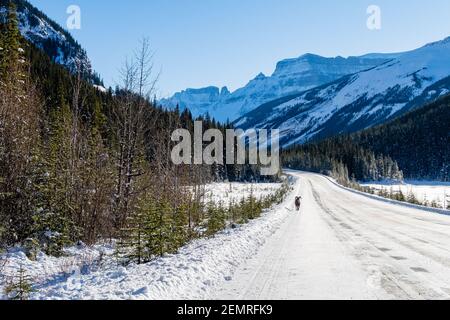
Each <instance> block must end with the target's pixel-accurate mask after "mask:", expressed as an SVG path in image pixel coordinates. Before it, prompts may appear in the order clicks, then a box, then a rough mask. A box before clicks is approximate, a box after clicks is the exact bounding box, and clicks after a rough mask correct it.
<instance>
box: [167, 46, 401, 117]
mask: <svg viewBox="0 0 450 320" xmlns="http://www.w3.org/2000/svg"><path fill="white" fill-rule="evenodd" d="M393 56H394V57H395V56H398V55H396V54H392V55H386V56H385V55H384V54H371V55H367V56H364V57H349V58H342V57H336V58H324V57H321V56H318V55H313V54H305V55H303V56H301V57H299V58H295V59H287V60H283V61H280V62H279V63H278V64H277V66H276V69H275V72H274V73H273V74H272V75H271V76H270V77H267V76H265V75H264V74H262V73H260V74H259V75H258V76H257V77H256V78H254V79H253V80H251V81H250V82H249V83H248V84H247V85H246V86H245V87H243V88H240V89H238V90H236V91H234V92H233V93H230V92H229V91H228V89H227V88H226V87H225V88H222V90H220V89H219V88H217V87H207V88H203V89H187V90H185V91H182V92H179V93H176V94H175V95H173V96H172V97H171V98H168V99H162V100H161V101H160V103H161V104H162V105H163V106H166V107H171V108H174V107H176V106H177V105H178V106H179V107H180V108H181V109H185V108H188V109H189V110H191V112H192V113H193V114H194V116H198V115H202V114H205V113H207V112H209V113H210V114H211V115H212V116H213V117H215V118H216V119H218V120H221V121H225V120H227V119H230V120H235V119H237V118H238V117H239V116H242V115H244V114H245V113H247V112H249V111H251V110H253V109H255V108H257V107H258V106H260V105H262V104H264V103H266V102H269V101H272V100H274V99H278V98H281V97H285V96H287V95H292V94H296V93H300V92H302V91H305V90H308V89H311V88H315V87H317V86H320V85H323V84H325V83H329V82H332V81H334V80H337V79H339V78H341V77H343V76H345V75H348V74H352V73H356V72H358V71H362V70H367V69H369V68H373V67H374V66H377V65H380V64H382V63H383V62H386V61H387V60H388V59H390V58H392V57H393Z"/></svg>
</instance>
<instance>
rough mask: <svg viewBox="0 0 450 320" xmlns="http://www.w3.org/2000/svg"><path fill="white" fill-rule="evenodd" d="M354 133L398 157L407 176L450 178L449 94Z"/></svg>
mask: <svg viewBox="0 0 450 320" xmlns="http://www.w3.org/2000/svg"><path fill="white" fill-rule="evenodd" d="M351 137H352V139H353V141H354V142H355V143H357V144H358V145H360V146H362V147H364V148H370V149H371V150H373V151H374V152H376V153H383V154H385V155H388V156H390V157H392V158H393V159H395V161H397V162H398V164H399V167H400V168H401V169H402V171H403V172H404V175H405V177H407V178H411V179H431V180H440V181H450V96H446V97H443V98H441V99H439V100H437V101H435V102H433V103H430V104H428V105H426V106H424V107H422V108H418V109H416V110H414V111H412V112H410V113H408V114H406V115H404V116H402V117H400V118H399V119H397V120H394V121H392V122H390V123H387V124H385V125H382V126H378V127H375V128H372V129H369V130H365V131H362V132H360V133H357V134H354V135H352V136H351Z"/></svg>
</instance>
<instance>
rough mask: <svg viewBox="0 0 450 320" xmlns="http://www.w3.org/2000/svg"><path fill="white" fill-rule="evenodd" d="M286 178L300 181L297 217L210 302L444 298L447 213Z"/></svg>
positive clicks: (448, 268)
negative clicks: (300, 198) (299, 210)
mask: <svg viewBox="0 0 450 320" xmlns="http://www.w3.org/2000/svg"><path fill="white" fill-rule="evenodd" d="M291 174H293V175H295V176H297V177H299V180H298V182H297V184H298V185H297V186H296V190H300V191H298V192H300V194H301V195H302V197H303V203H302V209H301V213H300V214H297V213H296V212H294V211H293V212H292V214H290V216H289V217H288V218H287V219H286V220H285V222H284V223H283V224H282V225H281V227H280V228H279V229H278V231H277V232H276V233H275V234H274V235H273V236H271V237H270V238H269V239H267V241H266V244H265V245H264V246H263V247H262V248H261V250H260V251H259V253H258V254H257V255H256V256H254V257H253V258H251V259H249V260H247V261H246V262H245V263H243V264H242V265H240V266H239V268H238V270H237V272H236V273H235V274H234V276H233V277H232V280H231V281H229V282H227V283H225V284H224V286H222V287H221V288H219V289H218V290H217V291H216V292H215V297H216V298H218V299H448V298H450V216H445V215H439V214H436V213H430V212H427V211H423V210H420V209H414V208H408V207H405V206H402V205H395V204H391V203H386V202H383V201H379V200H376V199H371V198H369V197H366V196H364V195H360V194H356V193H353V192H351V191H348V190H345V189H343V188H341V187H339V186H337V185H335V184H334V183H332V182H331V181H330V180H328V179H327V178H325V177H323V176H320V175H315V174H310V173H298V172H291ZM291 198H292V197H290V198H289V199H290V201H292V199H291ZM287 205H288V206H289V209H290V210H292V209H293V204H291V203H288V204H287Z"/></svg>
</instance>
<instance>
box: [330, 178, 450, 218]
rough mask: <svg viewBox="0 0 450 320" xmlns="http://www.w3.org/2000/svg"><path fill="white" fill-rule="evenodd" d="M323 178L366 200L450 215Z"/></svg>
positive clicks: (446, 212) (443, 211)
mask: <svg viewBox="0 0 450 320" xmlns="http://www.w3.org/2000/svg"><path fill="white" fill-rule="evenodd" d="M323 177H324V178H325V179H328V180H329V181H330V182H331V183H333V184H334V185H336V186H337V187H339V188H342V189H345V190H347V191H350V192H352V193H355V194H359V195H362V196H365V197H367V198H371V199H375V200H379V201H382V202H386V203H390V204H394V205H398V206H403V207H408V208H413V209H419V210H423V211H428V212H432V213H437V214H442V215H447V216H448V215H450V210H444V209H439V208H431V207H426V206H422V205H417V204H412V203H408V202H404V201H397V200H393V199H389V198H384V197H381V196H379V195H374V194H370V193H367V192H362V191H359V190H355V189H352V188H348V187H344V186H343V185H341V184H339V183H338V182H337V181H336V180H335V179H333V178H330V177H327V176H323Z"/></svg>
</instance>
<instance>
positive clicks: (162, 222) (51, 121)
mask: <svg viewBox="0 0 450 320" xmlns="http://www.w3.org/2000/svg"><path fill="white" fill-rule="evenodd" d="M0 28H1V38H0V63H1V64H0V249H1V248H5V247H8V246H12V245H15V244H18V243H21V244H23V245H25V247H26V248H27V250H28V251H27V253H28V254H29V255H30V257H32V256H33V252H36V250H38V249H42V250H44V251H45V252H46V253H48V254H52V255H58V254H61V250H62V248H63V246H65V245H68V244H72V243H76V242H77V241H83V242H85V243H88V244H93V243H96V242H97V241H98V240H99V239H112V238H115V239H122V240H123V241H122V242H121V243H122V247H125V248H126V249H127V250H125V251H126V252H127V254H129V253H130V250H131V252H138V255H139V259H144V257H146V258H147V259H148V258H150V257H152V256H154V255H161V254H163V253H165V252H173V251H174V250H176V249H177V248H179V247H180V246H181V245H183V244H184V243H186V242H187V241H189V240H190V239H192V238H194V237H196V236H198V230H203V229H202V228H203V227H204V228H206V229H207V230H208V232H214V231H217V230H220V229H221V228H222V227H223V225H224V219H225V217H224V215H223V209H222V211H220V210H219V209H217V208H215V207H213V206H208V207H207V206H206V204H205V203H204V202H203V200H202V199H201V197H200V194H198V193H199V192H200V189H199V188H198V186H201V185H203V184H205V183H208V182H210V181H215V180H235V181H244V180H255V179H258V174H257V172H258V167H257V166H249V165H229V166H219V165H214V166H203V165H198V166H187V165H183V166H175V165H173V163H172V162H171V160H170V152H171V149H172V147H173V145H174V143H173V142H172V141H171V139H170V137H171V134H172V132H173V131H174V130H175V129H179V128H187V129H189V130H192V128H193V121H194V119H193V118H192V116H191V114H190V113H189V112H188V111H184V112H183V113H180V111H179V110H172V111H166V110H164V109H162V108H161V107H158V106H156V105H155V103H154V102H153V101H152V99H151V98H150V97H152V96H153V91H152V90H153V88H154V85H155V83H154V80H153V79H154V78H153V77H152V74H151V69H152V61H151V59H150V57H151V50H150V48H149V45H148V42H147V41H145V40H144V41H143V42H142V44H141V47H140V50H138V53H137V54H136V55H135V56H134V59H133V60H132V61H130V62H129V63H127V64H125V65H124V67H123V69H122V74H123V78H122V79H121V80H122V84H121V86H120V87H118V88H117V89H116V90H114V91H112V90H109V91H108V92H106V93H104V92H101V91H99V90H97V89H96V88H95V87H94V86H92V85H91V83H89V82H87V81H85V80H84V77H83V75H82V72H81V71H80V72H75V73H74V74H72V73H69V72H68V71H67V70H66V69H65V68H64V67H63V66H61V65H58V64H55V63H54V62H53V61H52V59H51V58H50V57H48V55H47V54H46V53H44V52H43V51H41V50H40V49H38V48H36V47H34V46H33V45H32V44H31V43H29V42H28V41H26V40H25V39H24V38H23V37H22V36H21V34H20V32H19V28H18V18H17V15H16V8H15V6H14V5H10V7H9V10H8V17H7V19H6V23H5V24H3V25H1V26H0ZM202 120H203V126H204V128H205V129H208V128H218V129H220V130H225V129H226V126H224V125H220V124H218V123H216V121H214V120H213V119H202ZM251 201H252V202H251V203H250V204H251V207H248V205H247V203H243V204H242V206H238V205H236V207H234V208H235V210H236V211H239V210H240V209H242V208H244V205H246V206H247V207H246V208H250V209H251V210H252V211H253V212H257V211H258V210H257V209H255V208H256V207H257V206H259V205H262V203H260V202H258V201H260V200H256V199H252V200H251ZM259 208H261V207H259ZM250 209H249V210H250ZM246 210H247V209H246ZM242 212H244V211H242ZM245 212H247V211H245ZM243 214H244V213H243ZM242 217H243V218H244V216H242ZM205 221H207V222H208V224H207V225H206V226H205V225H204V223H205ZM201 227H202V228H201ZM144 235H145V236H144ZM128 249H129V250H128ZM134 249H136V251H133V250H134ZM133 257H134V255H133Z"/></svg>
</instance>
